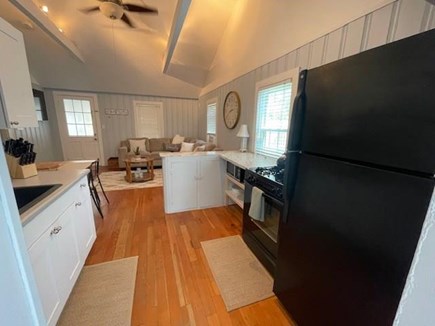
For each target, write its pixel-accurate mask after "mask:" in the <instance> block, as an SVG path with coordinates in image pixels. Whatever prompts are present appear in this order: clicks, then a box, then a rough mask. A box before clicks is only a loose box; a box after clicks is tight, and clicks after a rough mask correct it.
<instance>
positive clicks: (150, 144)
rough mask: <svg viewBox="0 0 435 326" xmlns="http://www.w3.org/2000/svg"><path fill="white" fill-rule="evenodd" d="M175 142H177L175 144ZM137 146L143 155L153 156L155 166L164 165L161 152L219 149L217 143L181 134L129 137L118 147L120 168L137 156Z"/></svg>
mask: <svg viewBox="0 0 435 326" xmlns="http://www.w3.org/2000/svg"><path fill="white" fill-rule="evenodd" d="M180 140H181V141H180ZM173 142H175V144H174V143H173ZM187 144H188V145H187ZM135 147H136V148H137V147H139V153H140V156H141V157H151V158H153V159H154V166H161V165H162V160H161V158H160V153H161V152H178V151H180V150H182V151H186V150H183V148H189V150H190V149H191V151H192V152H193V151H195V152H196V151H213V150H217V149H216V145H215V144H213V143H208V142H205V141H203V140H200V139H196V138H192V137H181V136H179V135H176V136H175V137H173V138H145V137H144V138H128V139H126V140H123V141H121V144H120V146H119V148H118V165H119V167H120V168H125V162H124V160H125V159H127V158H130V157H132V156H135V153H134V151H135V150H136V148H135ZM182 147H183V148H182Z"/></svg>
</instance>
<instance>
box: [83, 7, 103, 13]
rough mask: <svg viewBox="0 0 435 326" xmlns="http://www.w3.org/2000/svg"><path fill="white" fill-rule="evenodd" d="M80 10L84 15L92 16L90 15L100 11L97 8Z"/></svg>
mask: <svg viewBox="0 0 435 326" xmlns="http://www.w3.org/2000/svg"><path fill="white" fill-rule="evenodd" d="M79 10H80V11H81V12H82V13H84V14H90V13H93V12H95V11H99V10H100V7H99V6H96V7H90V8H83V9H79Z"/></svg>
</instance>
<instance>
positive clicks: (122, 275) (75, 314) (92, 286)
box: [57, 256, 138, 326]
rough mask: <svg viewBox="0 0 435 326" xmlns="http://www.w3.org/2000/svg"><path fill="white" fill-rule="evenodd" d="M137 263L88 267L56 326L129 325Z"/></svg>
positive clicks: (127, 260) (128, 260) (132, 260)
mask: <svg viewBox="0 0 435 326" xmlns="http://www.w3.org/2000/svg"><path fill="white" fill-rule="evenodd" d="M137 260H138V257H137V256H135V257H130V258H125V259H118V260H114V261H110V262H107V263H102V264H97V265H90V266H85V267H84V268H83V270H82V272H81V274H80V276H79V279H78V280H77V283H76V285H75V286H74V289H73V291H72V292H71V295H70V297H69V299H68V302H67V303H66V305H65V308H64V310H63V312H62V314H61V316H60V318H59V322H58V324H57V325H58V326H70V325H71V326H73V325H74V326H80V325H83V326H84V325H130V323H131V312H132V309H133V296H134V286H135V283H136V270H137Z"/></svg>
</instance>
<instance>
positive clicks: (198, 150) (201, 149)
mask: <svg viewBox="0 0 435 326" xmlns="http://www.w3.org/2000/svg"><path fill="white" fill-rule="evenodd" d="M193 151H194V152H204V151H205V145H201V146H197V147H196V148H195V149H194V150H193Z"/></svg>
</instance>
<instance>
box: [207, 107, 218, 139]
mask: <svg viewBox="0 0 435 326" xmlns="http://www.w3.org/2000/svg"><path fill="white" fill-rule="evenodd" d="M207 134H212V135H216V103H210V104H208V105H207Z"/></svg>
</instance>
